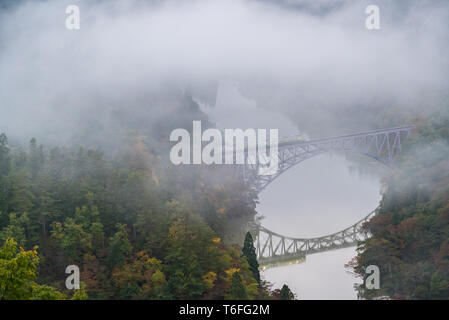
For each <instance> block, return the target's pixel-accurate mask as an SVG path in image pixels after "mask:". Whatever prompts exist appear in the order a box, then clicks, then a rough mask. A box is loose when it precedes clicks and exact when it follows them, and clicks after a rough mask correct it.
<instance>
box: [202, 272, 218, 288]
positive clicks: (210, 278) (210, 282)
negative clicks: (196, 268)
mask: <svg viewBox="0 0 449 320" xmlns="http://www.w3.org/2000/svg"><path fill="white" fill-rule="evenodd" d="M215 280H217V274H216V273H215V272H213V271H209V272H208V273H206V274H205V275H204V276H203V283H204V285H205V286H206V288H207V289H211V288H212V287H213V286H214V282H215Z"/></svg>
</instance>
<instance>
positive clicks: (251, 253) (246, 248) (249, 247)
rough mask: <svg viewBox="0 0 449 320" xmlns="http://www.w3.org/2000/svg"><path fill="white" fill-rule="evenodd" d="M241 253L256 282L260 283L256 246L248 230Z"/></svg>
mask: <svg viewBox="0 0 449 320" xmlns="http://www.w3.org/2000/svg"><path fill="white" fill-rule="evenodd" d="M242 255H244V256H245V257H246V259H247V260H248V263H249V266H250V269H251V272H252V273H253V276H254V279H256V281H257V283H258V284H259V285H260V272H259V262H258V261H257V255H256V248H254V241H253V237H252V236H251V233H250V232H247V233H246V236H245V242H244V243H243V249H242Z"/></svg>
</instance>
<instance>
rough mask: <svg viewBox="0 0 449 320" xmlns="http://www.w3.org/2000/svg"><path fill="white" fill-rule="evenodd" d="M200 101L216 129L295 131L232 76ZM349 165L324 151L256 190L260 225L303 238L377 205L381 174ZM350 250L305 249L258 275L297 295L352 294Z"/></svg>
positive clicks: (338, 296)
mask: <svg viewBox="0 0 449 320" xmlns="http://www.w3.org/2000/svg"><path fill="white" fill-rule="evenodd" d="M201 107H202V109H203V110H204V111H205V112H206V113H208V115H209V117H210V118H211V120H212V121H214V122H215V124H216V125H217V127H218V128H221V129H224V128H279V135H280V136H292V135H297V134H299V133H300V132H299V131H298V129H297V128H296V126H295V125H294V124H293V123H291V122H290V120H289V119H287V118H286V117H284V116H282V115H280V114H276V113H273V112H268V111H264V110H260V109H258V108H257V105H256V103H255V102H254V101H252V100H249V99H247V98H245V97H243V96H242V95H241V94H240V93H239V91H238V89H237V85H236V84H235V83H232V82H222V83H220V86H219V88H218V94H217V101H216V104H215V107H207V106H205V105H201ZM255 114H256V115H257V116H255ZM302 134H303V133H302ZM337 134H338V133H337ZM371 165H373V164H372V163H371ZM353 166H354V164H353V163H352V162H350V161H348V160H347V159H346V158H345V157H344V156H343V155H336V154H323V155H319V156H316V157H314V158H312V159H309V160H306V161H304V162H303V163H300V164H298V165H297V166H295V167H293V168H291V169H290V170H289V171H287V172H286V173H285V174H283V175H281V176H280V177H279V178H278V179H276V180H275V181H274V182H272V183H271V184H270V185H269V186H268V187H267V188H266V189H265V190H264V191H263V192H262V193H261V194H260V195H259V200H260V202H259V205H258V206H257V208H256V209H257V212H258V214H259V215H261V216H263V217H264V219H263V221H262V225H263V226H265V227H266V228H268V229H270V230H272V231H274V232H277V233H280V234H283V235H286V236H293V237H301V238H305V237H315V236H322V235H326V234H329V233H333V232H336V231H340V230H342V229H344V228H346V227H348V226H350V225H351V224H353V223H355V222H356V221H358V220H360V219H361V218H363V217H365V216H366V215H367V214H368V213H369V212H371V211H372V210H373V209H375V208H376V207H377V206H378V203H379V200H380V175H376V174H373V173H370V174H360V173H359V171H358V170H351V167H353ZM355 255H356V251H355V248H346V249H340V250H335V251H330V252H325V253H319V254H314V255H309V256H307V258H306V261H305V262H303V263H300V264H296V265H288V266H282V267H277V268H273V269H268V270H265V271H262V274H261V275H262V278H263V279H265V280H267V281H269V282H270V283H272V284H273V288H279V287H281V286H282V285H283V284H287V285H288V286H289V287H290V289H291V290H292V291H293V292H294V293H295V294H296V295H297V298H298V299H356V298H357V296H356V292H355V290H354V288H353V286H354V283H356V282H360V280H359V279H358V278H355V277H354V276H353V275H351V274H349V273H348V272H347V270H345V267H344V265H345V263H347V262H349V260H351V259H352V258H353V257H354V256H355Z"/></svg>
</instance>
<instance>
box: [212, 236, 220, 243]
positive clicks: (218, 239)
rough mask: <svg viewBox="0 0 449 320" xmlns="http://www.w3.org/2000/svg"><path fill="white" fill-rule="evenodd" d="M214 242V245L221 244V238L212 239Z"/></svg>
mask: <svg viewBox="0 0 449 320" xmlns="http://www.w3.org/2000/svg"><path fill="white" fill-rule="evenodd" d="M212 242H214V243H220V242H221V238H218V237H217V238H213V239H212Z"/></svg>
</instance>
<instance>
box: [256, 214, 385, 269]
mask: <svg viewBox="0 0 449 320" xmlns="http://www.w3.org/2000/svg"><path fill="white" fill-rule="evenodd" d="M375 213H376V210H374V211H373V212H371V213H370V214H368V215H367V216H366V217H364V218H363V219H361V220H360V221H357V222H356V223H354V224H353V225H351V226H349V227H348V228H346V229H344V230H341V231H338V232H335V233H332V234H328V235H325V236H321V237H316V238H293V237H287V236H283V235H280V234H278V233H275V232H273V231H271V230H268V229H267V228H265V227H263V226H261V225H260V224H256V223H255V224H253V225H251V226H250V229H251V233H252V234H253V236H254V238H255V239H256V240H255V247H256V254H257V258H258V261H259V265H260V267H261V268H262V269H263V270H265V269H266V268H269V267H275V266H279V265H283V264H290V263H298V262H301V261H303V260H304V259H305V257H306V255H309V254H312V253H319V252H325V251H330V250H336V249H342V248H348V247H352V246H355V245H357V243H358V241H362V240H365V239H366V238H367V237H369V234H368V233H367V232H366V231H365V230H364V229H363V224H364V223H365V222H368V221H369V220H370V219H371V218H372V217H373V216H374V215H375Z"/></svg>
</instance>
